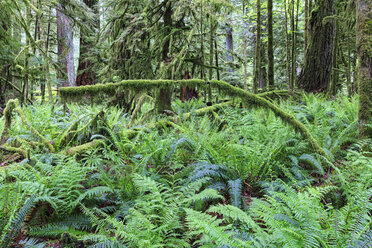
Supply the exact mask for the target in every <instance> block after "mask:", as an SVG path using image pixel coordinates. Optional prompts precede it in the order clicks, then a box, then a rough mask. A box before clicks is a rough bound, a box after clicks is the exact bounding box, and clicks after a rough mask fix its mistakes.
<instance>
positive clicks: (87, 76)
mask: <svg viewBox="0 0 372 248" xmlns="http://www.w3.org/2000/svg"><path fill="white" fill-rule="evenodd" d="M84 3H85V4H86V5H87V6H88V7H89V8H90V9H92V10H93V12H94V14H95V16H94V20H93V23H92V24H91V25H90V33H92V34H93V35H88V34H87V33H86V32H82V30H80V56H79V66H78V71H77V74H78V75H77V77H76V85H77V86H81V85H92V84H95V83H96V73H95V71H94V69H93V67H92V65H93V63H92V61H91V60H90V59H89V58H88V56H89V54H90V51H91V49H92V48H93V47H94V39H95V38H94V37H93V36H94V35H96V34H97V31H98V30H97V28H98V27H99V14H98V6H97V4H98V0H84Z"/></svg>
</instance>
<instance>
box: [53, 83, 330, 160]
mask: <svg viewBox="0 0 372 248" xmlns="http://www.w3.org/2000/svg"><path fill="white" fill-rule="evenodd" d="M208 84H210V85H211V87H212V88H216V89H218V90H219V91H220V92H222V93H224V94H226V95H229V96H231V97H239V98H240V99H241V100H242V101H244V102H246V103H248V104H250V105H252V106H257V107H262V108H266V109H270V110H271V111H273V112H274V114H275V115H276V116H278V117H279V118H281V119H282V121H283V122H284V123H287V124H289V125H291V126H292V127H293V128H294V129H295V130H296V131H297V132H299V133H300V134H301V135H302V136H303V137H304V138H305V139H306V140H308V142H309V143H310V144H311V145H312V147H313V148H314V150H315V151H316V152H317V153H319V154H321V155H323V156H325V157H327V154H326V152H325V151H324V149H323V148H322V147H321V146H320V145H319V144H318V142H317V141H316V140H315V139H314V137H313V136H312V135H311V133H310V132H309V130H308V129H307V128H306V127H305V125H303V124H302V123H301V122H299V121H298V120H296V118H295V117H294V116H292V115H291V114H288V113H286V112H285V111H283V110H282V109H280V108H279V107H278V106H276V105H274V104H273V103H271V102H270V101H269V100H266V99H264V98H263V97H260V96H259V95H255V94H252V93H248V92H246V91H244V90H243V89H240V88H237V87H234V86H232V85H230V84H228V83H226V82H222V81H216V80H212V81H210V82H205V81H203V80H197V79H193V80H180V81H171V80H129V81H122V82H120V83H116V84H114V83H110V84H98V85H89V86H83V87H67V88H61V89H60V93H61V97H62V98H67V99H68V98H77V97H79V98H81V97H82V96H84V95H91V96H92V95H95V94H99V93H100V92H103V93H106V94H114V93H115V92H116V90H117V89H118V88H120V89H121V90H123V91H124V90H135V91H146V90H153V89H161V88H163V87H169V88H171V87H172V86H175V85H180V86H184V85H187V86H189V87H192V88H195V87H200V88H204V87H207V85H208Z"/></svg>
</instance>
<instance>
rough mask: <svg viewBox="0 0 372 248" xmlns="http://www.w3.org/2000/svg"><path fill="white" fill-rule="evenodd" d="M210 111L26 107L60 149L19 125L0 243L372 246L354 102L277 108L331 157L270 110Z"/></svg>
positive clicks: (370, 176)
mask: <svg viewBox="0 0 372 248" xmlns="http://www.w3.org/2000/svg"><path fill="white" fill-rule="evenodd" d="M202 107H205V105H204V103H203V102H202V100H191V101H188V102H186V103H181V102H180V101H176V102H174V103H173V110H174V115H171V116H165V115H164V116H153V115H149V114H148V112H149V111H151V110H152V109H153V103H151V102H150V103H144V104H143V106H142V108H138V111H139V112H138V113H137V115H136V116H135V115H132V114H131V113H124V112H123V110H121V109H120V108H116V107H110V108H104V107H103V106H101V105H95V106H80V105H75V104H71V105H69V106H68V109H69V111H68V112H67V113H65V112H64V111H63V108H62V107H59V106H54V107H51V106H50V105H33V106H27V107H24V108H23V111H24V113H25V116H26V118H27V120H28V121H29V123H28V125H29V126H32V127H33V128H35V129H36V130H37V131H38V132H39V133H40V134H41V135H42V136H43V137H45V138H46V139H47V140H48V141H49V142H50V143H51V144H52V145H53V147H54V148H55V151H54V152H53V153H51V152H50V151H48V149H46V148H45V146H43V145H42V144H40V140H39V137H37V136H35V134H34V133H32V132H31V131H30V129H29V127H28V126H27V125H24V124H23V123H22V122H21V120H20V118H19V117H17V116H16V115H14V118H15V119H14V121H13V122H12V123H13V124H12V126H11V128H10V130H9V134H8V137H9V138H8V139H7V142H6V144H4V146H3V149H1V150H0V196H1V197H0V199H1V200H0V220H1V222H0V247H4V248H7V247H53V244H56V243H58V244H59V245H60V247H95V248H103V247H371V246H372V231H371V223H372V220H371V211H372V203H371V195H372V187H371V186H372V183H371V182H372V159H371V157H372V156H371V155H372V154H371V153H370V152H369V151H371V150H372V142H371V141H368V140H362V141H358V140H357V123H356V119H357V99H356V97H354V98H351V99H348V98H346V97H339V98H337V99H336V100H333V101H329V100H327V99H326V98H325V97H322V96H314V95H306V96H305V95H304V96H303V97H302V98H300V99H290V100H287V101H282V102H280V107H281V108H282V109H283V110H285V111H286V112H288V113H290V114H293V115H294V116H295V117H296V118H297V119H298V120H299V121H301V122H302V123H303V124H304V125H305V126H306V127H307V128H308V129H309V131H310V132H311V134H312V135H313V137H314V138H315V139H316V140H317V141H318V142H319V144H320V145H321V146H322V148H323V149H324V150H325V151H326V153H327V157H325V156H322V155H319V154H317V153H314V151H313V149H312V147H310V145H309V144H308V143H307V142H306V141H304V140H303V139H302V137H301V136H300V135H299V134H297V133H296V132H295V131H294V130H293V128H291V127H289V126H288V125H285V124H283V123H282V122H281V120H280V119H278V118H277V117H275V115H274V114H273V113H271V112H269V111H266V110H262V109H249V110H247V109H245V108H241V106H240V104H239V102H237V104H235V105H232V106H231V105H223V106H221V107H220V108H219V109H217V110H215V111H212V112H208V113H206V114H204V115H200V114H197V112H196V111H197V110H198V109H200V108H202ZM185 113H188V114H187V115H185ZM34 116H37V117H38V118H34ZM2 128H3V121H1V122H0V131H2ZM93 140H100V141H101V143H99V144H98V145H94V146H93V145H92V146H90V145H89V144H91V142H92V141H93ZM8 146H12V147H16V148H18V149H23V150H27V151H29V153H30V157H29V158H26V157H23V156H22V154H18V155H16V154H13V152H11V151H9V149H8V150H7V149H6V147H8ZM83 146H84V149H83V148H82V147H83ZM72 147H74V148H77V149H75V151H77V152H74V153H73V154H72V153H71V150H70V148H72ZM80 148H81V150H79V149H80ZM14 156H15V157H14Z"/></svg>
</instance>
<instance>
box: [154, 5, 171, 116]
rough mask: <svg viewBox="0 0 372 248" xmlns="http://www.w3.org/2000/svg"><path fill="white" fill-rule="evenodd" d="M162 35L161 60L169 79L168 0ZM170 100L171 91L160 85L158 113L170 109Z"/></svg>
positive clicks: (169, 6)
mask: <svg viewBox="0 0 372 248" xmlns="http://www.w3.org/2000/svg"><path fill="white" fill-rule="evenodd" d="M163 20H164V32H165V33H164V35H165V37H166V38H165V42H164V45H163V50H162V60H163V64H164V66H165V67H166V70H167V72H166V77H167V79H169V78H170V77H171V73H170V68H168V65H169V64H170V62H171V58H170V56H169V55H168V53H169V45H170V37H169V36H168V34H170V33H171V30H172V2H171V1H168V2H167V3H166V6H165V10H164V14H163ZM171 101H172V91H171V89H170V88H169V87H166V86H162V87H161V88H160V89H159V93H158V98H157V102H156V109H157V112H158V113H163V112H164V111H165V110H171Z"/></svg>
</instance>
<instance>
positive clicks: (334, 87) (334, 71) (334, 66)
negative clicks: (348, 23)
mask: <svg viewBox="0 0 372 248" xmlns="http://www.w3.org/2000/svg"><path fill="white" fill-rule="evenodd" d="M336 15H337V12H336ZM334 22H335V38H334V40H333V58H332V81H331V87H330V92H329V93H330V95H332V96H335V95H336V93H337V89H338V79H339V77H338V70H339V69H338V63H337V59H338V58H337V51H338V36H339V35H338V33H339V32H338V23H337V18H336V19H335V20H334Z"/></svg>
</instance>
